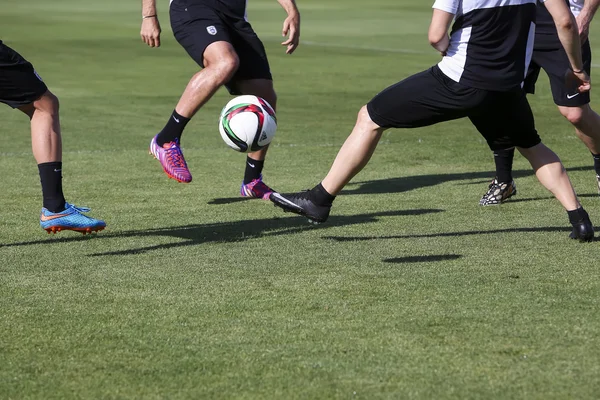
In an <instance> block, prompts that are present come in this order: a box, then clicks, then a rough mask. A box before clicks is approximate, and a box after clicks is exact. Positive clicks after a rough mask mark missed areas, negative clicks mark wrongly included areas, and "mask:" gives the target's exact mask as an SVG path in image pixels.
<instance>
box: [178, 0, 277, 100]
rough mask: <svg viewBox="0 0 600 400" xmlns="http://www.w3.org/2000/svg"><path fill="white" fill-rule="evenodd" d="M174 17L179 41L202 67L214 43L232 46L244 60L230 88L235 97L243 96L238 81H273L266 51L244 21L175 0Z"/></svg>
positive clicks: (200, 5) (218, 11)
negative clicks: (206, 51)
mask: <svg viewBox="0 0 600 400" xmlns="http://www.w3.org/2000/svg"><path fill="white" fill-rule="evenodd" d="M170 16H171V27H172V29H173V34H174V35H175V39H177V41H178V42H179V44H180V45H181V46H182V47H183V48H184V49H185V50H186V51H187V52H188V54H189V55H190V57H192V59H193V60H194V61H196V63H197V64H198V65H200V66H201V67H204V50H206V48H207V47H208V46H209V45H210V44H211V43H214V42H218V41H225V42H228V43H231V45H232V46H233V48H234V49H235V51H236V53H237V55H238V57H239V60H240V65H239V68H238V70H237V72H236V73H235V75H234V76H233V78H232V79H231V81H230V82H229V83H227V85H226V87H227V89H228V90H229V92H230V93H231V94H240V93H239V92H238V91H237V90H236V85H235V82H236V81H240V80H247V79H269V80H271V79H273V78H272V76H271V69H270V67H269V61H268V59H267V53H266V51H265V47H264V46H263V44H262V42H261V41H260V39H259V38H258V36H257V35H256V33H255V32H254V30H253V29H252V26H251V25H250V23H248V21H246V20H245V19H244V18H243V17H240V16H234V15H228V14H225V13H223V12H222V11H221V10H218V9H216V8H214V7H210V6H208V5H205V4H201V3H198V2H193V1H190V0H173V2H172V3H171V8H170Z"/></svg>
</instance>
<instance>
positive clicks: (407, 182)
mask: <svg viewBox="0 0 600 400" xmlns="http://www.w3.org/2000/svg"><path fill="white" fill-rule="evenodd" d="M593 169H594V168H593V167H592V166H585V167H575V168H569V169H568V171H574V172H575V171H589V170H593ZM532 175H534V172H533V170H531V169H522V170H515V171H513V177H514V178H523V177H528V176H532ZM493 177H494V172H493V171H482V172H465V173H455V174H431V175H416V176H404V177H398V178H388V179H378V180H373V181H363V182H351V183H350V184H349V185H348V186H347V188H346V189H344V190H343V191H342V194H385V193H402V192H408V191H411V190H415V189H421V188H426V187H431V186H436V185H440V184H442V183H446V182H453V181H469V180H477V181H475V182H465V184H468V185H476V184H486V183H489V182H491V180H492V178H493Z"/></svg>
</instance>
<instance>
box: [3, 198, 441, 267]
mask: <svg viewBox="0 0 600 400" xmlns="http://www.w3.org/2000/svg"><path fill="white" fill-rule="evenodd" d="M443 211H444V210H438V209H414V210H394V211H383V212H374V213H367V214H358V215H349V216H332V217H330V218H329V220H328V222H327V224H324V225H318V226H316V227H315V226H314V225H310V224H309V223H308V222H307V220H306V218H304V217H292V218H269V219H266V218H265V219H256V220H243V221H234V222H222V223H213V224H193V225H184V226H176V227H169V228H159V229H144V230H131V231H124V232H115V233H108V232H106V233H104V234H102V233H100V234H98V235H94V236H93V237H82V236H79V237H72V238H52V239H47V240H35V241H30V242H18V243H9V244H3V245H0V248H2V247H17V246H31V245H40V244H55V243H71V242H79V241H84V240H103V239H114V238H128V237H141V238H145V237H148V238H150V237H161V236H164V237H175V238H179V239H182V241H180V242H177V243H162V244H157V245H152V246H146V247H140V248H135V249H128V250H119V251H107V252H102V253H94V254H90V256H109V255H113V256H119V255H132V254H141V253H146V252H149V251H154V250H165V249H170V248H176V247H183V246H194V245H199V244H203V243H211V242H212V243H217V242H239V241H244V240H248V239H253V238H257V237H265V236H279V235H289V234H294V233H299V232H303V231H305V230H309V229H327V228H330V227H337V226H347V225H355V224H366V223H371V222H377V221H378V219H379V218H380V217H387V216H403V215H406V216H408V215H423V214H431V213H439V212H443Z"/></svg>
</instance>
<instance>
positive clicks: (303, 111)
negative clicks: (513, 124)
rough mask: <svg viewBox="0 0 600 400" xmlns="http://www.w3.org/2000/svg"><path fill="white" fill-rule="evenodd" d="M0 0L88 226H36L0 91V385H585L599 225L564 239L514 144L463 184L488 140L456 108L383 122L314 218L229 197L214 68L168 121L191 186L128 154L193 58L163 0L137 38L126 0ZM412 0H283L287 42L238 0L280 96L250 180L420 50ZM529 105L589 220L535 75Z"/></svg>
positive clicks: (573, 157)
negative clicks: (205, 99) (422, 123)
mask: <svg viewBox="0 0 600 400" xmlns="http://www.w3.org/2000/svg"><path fill="white" fill-rule="evenodd" d="M4 3H5V4H4V6H3V10H2V15H0V26H2V32H1V34H2V37H1V38H2V39H3V40H4V41H5V42H6V43H7V44H9V45H11V46H13V47H14V48H15V49H17V50H18V51H19V52H21V53H22V54H23V55H24V56H25V57H27V58H28V59H29V60H30V61H32V62H33V63H34V65H35V66H36V68H37V70H38V71H39V72H40V74H41V75H42V77H43V78H44V79H45V81H46V82H47V83H48V85H49V87H50V88H51V89H52V90H53V91H54V92H55V93H56V94H57V95H58V96H59V97H60V99H61V117H62V123H63V137H64V152H65V153H64V188H65V193H66V196H67V199H68V201H70V202H73V203H75V204H79V205H88V206H91V207H93V212H92V214H93V215H94V216H96V217H100V218H103V219H105V220H106V221H107V224H108V228H107V230H106V231H104V232H101V233H100V234H98V235H94V236H93V237H81V236H80V235H78V234H75V233H71V232H62V233H60V234H58V235H56V236H52V237H48V236H47V235H46V233H44V232H43V231H42V230H41V229H40V228H39V225H38V220H37V213H38V212H39V208H40V203H41V200H40V188H39V179H38V176H37V170H36V167H35V162H34V161H33V158H32V156H31V153H30V143H29V140H30V139H29V135H28V133H27V132H28V128H27V122H26V120H25V119H24V117H23V116H22V115H20V113H18V112H12V111H11V110H10V109H9V108H7V107H4V108H2V109H0V120H1V121H2V124H1V126H2V132H3V138H4V140H3V143H4V145H3V146H2V148H1V149H0V153H1V157H0V169H1V170H2V173H3V179H2V191H1V192H0V204H2V209H3V212H2V214H1V216H0V221H1V225H2V229H1V230H0V309H1V310H2V312H1V313H0V316H1V319H0V360H2V363H0V397H2V398H9V399H25V398H44V399H53V398H56V399H58V398H60V399H64V398H145V399H153V398H157V399H158V398H307V399H315V398H365V399H373V398H423V399H430V398H436V399H446V398H448V399H451V398H455V399H465V398H486V399H489V398H540V399H550V398H556V399H564V398H579V399H584V398H590V399H591V398H595V397H596V396H597V393H598V391H599V390H600V378H599V377H600V362H599V361H598V360H600V352H599V350H598V349H599V348H600V342H599V339H598V338H599V337H600V319H599V318H598V311H597V310H598V293H599V292H600V287H599V286H600V284H599V282H600V280H599V279H598V278H599V273H598V263H597V261H596V260H597V254H598V251H597V249H598V242H595V243H591V244H586V245H582V244H579V243H576V242H573V241H569V240H568V239H567V235H568V221H567V218H566V215H565V213H564V212H563V211H562V209H561V207H560V205H559V204H558V202H557V201H555V200H554V199H552V198H551V197H550V195H549V194H548V193H547V192H545V191H544V189H543V188H542V187H541V186H540V185H539V184H538V183H537V182H536V180H535V178H534V176H533V175H532V173H531V171H530V170H529V167H528V165H527V163H526V162H525V161H524V160H523V159H522V158H521V157H516V162H515V169H516V171H517V172H516V176H517V185H518V188H519V191H520V193H519V196H517V197H516V199H515V200H514V201H511V202H510V203H509V204H506V205H504V206H501V207H495V208H481V207H479V206H478V205H477V202H478V200H479V198H480V196H481V195H482V194H483V192H484V191H485V189H486V188H487V183H488V181H489V179H490V178H491V177H492V172H491V169H492V168H493V160H492V157H491V155H490V153H489V151H488V150H487V146H486V145H485V143H484V142H483V140H482V139H481V138H480V136H479V135H478V133H477V132H476V131H475V130H474V128H473V127H472V126H471V125H470V124H469V123H468V121H455V122H451V123H446V124H442V125H437V126H434V127H429V128H423V129H418V130H410V131H409V130H403V131H388V132H386V133H385V134H384V137H383V139H382V141H381V144H380V146H379V147H378V149H377V151H376V153H375V156H374V158H373V160H372V162H371V163H370V164H369V166H368V167H367V168H366V169H365V170H364V171H363V172H362V173H361V174H360V175H359V176H357V177H356V178H355V180H354V181H353V182H352V183H351V184H350V185H349V186H348V187H347V189H346V190H345V191H344V193H343V195H341V196H339V198H338V200H337V201H336V205H335V208H334V210H333V214H332V217H331V219H330V221H329V222H328V223H327V224H324V225H321V226H319V227H316V228H315V227H312V226H310V225H308V224H307V223H306V221H305V219H303V218H300V217H294V216H289V215H285V214H283V213H281V212H280V210H278V209H275V208H274V207H272V206H271V205H270V204H268V203H266V202H261V201H259V200H241V199H240V198H238V197H237V191H238V190H239V183H240V181H241V178H242V174H243V157H244V156H243V155H240V154H237V153H235V152H233V151H231V150H229V149H228V148H227V147H226V146H225V145H224V143H223V142H222V141H221V139H220V137H219V135H218V132H217V129H216V118H217V115H218V112H219V111H220V108H221V107H222V106H223V105H224V104H225V102H226V101H227V99H229V97H228V95H227V93H226V92H225V91H220V92H219V93H217V95H216V96H215V98H214V99H213V100H212V101H211V102H209V103H208V104H207V105H206V106H205V107H204V108H203V109H202V111H201V112H200V113H199V114H198V115H197V116H196V117H195V118H194V120H193V121H192V122H191V123H190V124H189V125H188V128H187V130H186V134H185V135H184V141H183V144H184V151H185V154H186V158H187V159H188V163H189V165H190V168H191V171H192V174H193V175H194V182H193V183H192V184H190V185H181V184H176V183H175V182H174V181H171V180H168V179H167V178H166V177H165V175H164V174H163V173H162V172H161V169H160V167H159V165H158V163H157V162H156V161H154V160H153V159H152V158H151V157H150V156H149V155H148V154H147V146H148V143H149V141H150V138H151V136H152V135H153V134H154V133H155V132H156V131H157V130H159V129H160V128H161V127H162V125H163V124H164V122H165V121H166V119H167V118H168V116H169V113H170V111H171V110H172V109H173V107H174V105H175V103H176V101H177V98H178V96H179V94H180V92H181V91H182V89H183V87H184V86H185V84H186V83H187V80H188V79H189V77H190V76H191V75H192V74H193V73H194V72H195V71H196V67H195V65H194V64H193V62H192V61H191V60H189V59H188V58H187V56H186V55H185V52H184V50H183V49H181V48H180V47H179V46H178V45H177V43H176V42H175V41H174V39H173V38H172V37H171V35H170V32H169V29H168V18H167V8H166V6H167V4H166V3H167V2H166V1H163V2H162V3H161V4H160V10H159V11H160V14H159V15H160V16H161V21H162V24H163V29H164V33H163V47H161V48H160V49H149V48H146V47H145V46H144V45H143V43H141V41H140V40H139V38H138V32H139V22H140V20H139V12H140V10H139V4H138V3H135V4H134V3H131V2H122V1H121V2H118V1H115V0H106V1H103V2H96V3H93V4H92V3H90V4H87V2H78V1H74V0H57V1H53V2H47V1H41V0H32V1H28V2H22V1H18V0H5V1H4ZM163 3H164V4H163ZM429 6H430V5H429V4H423V3H422V2H419V1H417V0H411V1H405V2H402V4H400V3H398V2H396V1H391V0H375V1H374V2H371V3H369V5H368V7H367V6H365V4H364V2H359V1H357V0H350V1H347V2H344V5H343V6H340V5H339V4H338V3H336V2H334V1H333V0H327V1H324V0H306V1H303V2H301V3H300V9H301V11H302V24H303V25H302V41H303V43H302V44H301V47H300V48H299V49H298V51H297V53H296V54H294V55H292V56H287V55H285V54H284V50H283V48H282V47H281V46H280V45H279V42H281V36H280V30H281V22H282V20H283V17H284V13H283V11H282V10H281V9H280V8H279V7H278V5H277V3H276V2H275V1H266V0H261V1H259V0H253V1H251V2H250V4H249V7H250V8H249V17H250V20H251V21H252V22H253V24H254V27H255V29H256V30H257V32H258V33H259V35H260V36H261V37H262V38H263V40H264V42H265V45H266V47H267V51H268V53H269V57H270V61H271V66H272V70H273V75H274V78H275V83H276V88H277V91H278V95H279V111H278V120H279V122H280V128H279V131H278V134H277V136H276V139H275V142H274V143H273V146H272V149H271V151H270V154H269V158H268V160H267V165H266V169H265V178H266V181H267V182H268V183H269V184H271V185H272V186H274V187H275V188H276V189H278V190H281V191H292V190H298V189H301V188H306V187H312V186H313V185H314V184H316V183H317V182H318V181H319V180H320V179H321V178H322V177H323V176H324V174H325V173H326V171H327V169H328V168H329V165H330V163H331V162H332V160H333V158H334V157H335V154H336V153H337V150H338V148H339V146H340V145H341V144H342V142H343V140H344V139H345V137H346V136H347V134H348V133H349V131H350V129H351V128H352V125H353V123H354V119H355V114H356V111H357V110H358V108H359V107H360V106H361V105H362V104H364V103H365V102H366V101H368V100H369V99H370V98H371V97H372V96H373V95H374V94H376V93H377V92H378V91H379V90H381V89H383V88H384V87H386V86H387V85H389V84H391V83H394V82H396V81H398V80H400V79H401V78H403V77H406V76H408V75H410V74H412V73H414V72H417V71H420V70H422V69H425V68H427V67H429V66H430V65H432V64H433V63H435V62H436V60H437V57H436V54H435V52H434V51H433V50H431V49H429V48H428V45H427V42H426V29H427V25H428V22H429V18H430V12H431V11H430V9H429ZM591 37H592V45H594V44H595V43H600V35H598V34H597V33H596V31H592V34H591ZM592 99H593V101H592V104H593V105H594V104H595V103H596V99H597V97H596V96H595V94H593V95H592ZM531 103H532V107H533V109H534V112H535V115H536V117H537V125H538V129H539V131H540V133H541V135H542V137H543V139H544V142H545V143H547V144H548V145H549V146H550V147H552V148H553V149H555V150H556V151H557V153H558V154H559V155H560V156H561V158H562V159H563V161H564V163H565V165H566V166H567V167H568V169H569V170H570V176H571V179H572V180H573V182H574V184H575V186H576V188H577V190H578V192H579V194H580V197H581V199H582V202H583V204H584V206H585V207H586V208H587V209H588V211H589V212H590V215H591V217H592V219H593V220H594V221H596V222H597V223H600V222H598V221H600V208H599V200H598V198H597V195H596V188H595V185H594V180H593V171H592V168H591V158H590V157H589V154H588V153H587V151H586V150H585V148H584V146H583V145H582V144H581V143H580V142H579V141H578V140H577V139H576V138H575V135H574V134H573V132H572V128H571V127H570V126H569V125H568V123H567V122H565V121H564V120H563V118H562V117H561V116H560V115H559V114H558V112H557V111H556V109H555V106H554V105H553V104H552V99H551V96H550V93H549V89H548V85H547V82H546V80H545V79H543V78H542V79H541V80H540V83H539V88H538V94H536V96H534V97H531Z"/></svg>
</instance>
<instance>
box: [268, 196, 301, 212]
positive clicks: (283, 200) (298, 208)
mask: <svg viewBox="0 0 600 400" xmlns="http://www.w3.org/2000/svg"><path fill="white" fill-rule="evenodd" d="M271 196H273V197H275V198H276V199H277V200H279V201H280V202H281V203H284V204H286V205H288V206H290V207H291V208H294V209H296V210H302V207H300V206H298V205H297V204H296V203H292V202H291V201H289V200H288V199H286V198H285V197H283V196H282V195H280V194H279V193H271Z"/></svg>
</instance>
